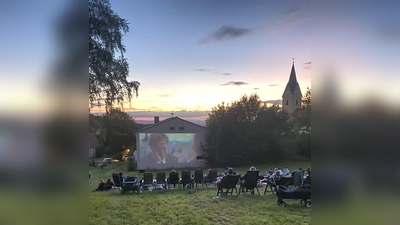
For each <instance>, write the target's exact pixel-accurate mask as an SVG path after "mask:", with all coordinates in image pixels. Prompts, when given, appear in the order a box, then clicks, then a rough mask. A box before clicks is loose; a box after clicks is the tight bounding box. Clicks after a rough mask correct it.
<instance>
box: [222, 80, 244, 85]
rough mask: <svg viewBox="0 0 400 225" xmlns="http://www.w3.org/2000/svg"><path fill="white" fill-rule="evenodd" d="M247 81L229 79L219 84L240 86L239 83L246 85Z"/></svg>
mask: <svg viewBox="0 0 400 225" xmlns="http://www.w3.org/2000/svg"><path fill="white" fill-rule="evenodd" d="M247 84H248V83H246V82H243V81H231V82H228V83H226V84H221V85H220V86H227V85H235V86H241V85H247Z"/></svg>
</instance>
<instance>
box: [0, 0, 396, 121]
mask: <svg viewBox="0 0 400 225" xmlns="http://www.w3.org/2000/svg"><path fill="white" fill-rule="evenodd" d="M68 3H69V1H39V2H35V3H33V2H31V1H22V0H18V1H6V2H4V3H2V5H1V7H0V21H1V22H0V29H1V30H2V31H4V32H2V37H1V42H0V48H1V49H2V53H3V54H1V55H0V62H1V67H0V74H1V75H2V76H1V78H2V80H1V84H0V95H1V96H2V98H0V105H2V106H5V107H2V108H3V112H4V111H8V112H10V113H11V114H14V113H16V112H21V111H23V112H26V111H27V110H28V111H29V113H35V112H41V111H44V110H47V108H48V107H49V102H50V101H49V100H48V97H49V95H46V93H44V92H43V86H46V87H47V86H49V85H48V84H43V81H45V82H46V79H48V74H49V70H50V67H51V65H53V63H52V62H54V60H55V59H56V58H57V53H58V51H59V45H60V43H59V41H58V37H57V36H56V32H55V31H56V29H55V28H56V27H57V25H56V21H57V18H58V16H59V15H61V14H62V13H63V11H64V10H65V9H66V7H65V6H66V4H68ZM399 4H400V3H399V2H398V1H383V2H382V1H368V2H366V1H361V0H354V1H341V0H339V1H312V2H311V1H310V0H304V1H297V0H287V1H285V0H283V1H270V0H253V1H238V0H229V1H227V0H219V1H215V0H202V1H198V0H168V1H155V0H154V1H153V0H152V1H139V0H132V1H122V0H118V1H117V0H111V5H112V9H113V10H114V11H115V12H116V13H117V14H119V16H120V17H122V18H125V19H127V20H128V22H129V26H130V32H129V33H127V34H126V35H125V36H124V39H123V42H124V44H125V46H126V50H127V51H126V53H125V55H126V57H127V58H128V62H129V64H130V76H129V80H137V81H139V82H140V83H141V85H140V88H139V97H138V98H134V99H133V100H132V104H131V105H132V108H129V105H127V106H126V110H129V111H131V112H132V115H133V117H134V118H136V120H137V121H144V120H147V121H149V120H152V118H153V116H160V119H163V118H165V117H169V116H171V115H170V113H171V112H173V113H174V116H179V117H183V118H186V119H189V120H191V121H204V118H205V117H206V116H207V113H208V112H210V110H211V108H212V107H213V106H216V105H217V104H219V103H221V102H226V103H229V102H232V101H235V100H238V99H239V98H240V97H241V96H242V95H244V94H247V95H250V94H252V93H257V94H259V95H260V97H261V99H262V100H263V101H268V100H278V99H281V96H282V93H283V89H284V88H285V85H286V83H287V81H288V79H289V74H290V69H291V66H292V61H293V60H292V58H295V60H294V62H295V67H296V72H297V79H298V82H299V84H300V87H301V90H302V91H303V93H304V92H305V90H306V89H307V87H311V76H312V80H313V84H314V87H312V90H313V96H318V95H319V93H322V92H323V91H324V89H323V87H322V86H321V85H315V83H317V84H321V82H320V81H321V80H322V79H324V77H325V75H326V73H327V71H328V72H329V73H330V74H331V75H332V76H333V77H334V80H335V82H336V83H337V85H338V86H340V95H341V96H342V97H343V98H344V99H346V100H349V102H350V104H354V102H355V101H356V100H355V99H357V98H360V97H362V98H365V96H366V94H367V95H371V96H379V97H380V98H381V99H383V101H387V102H389V103H390V102H393V99H400V89H399V88H398V84H399V83H400V76H399V75H398V74H399V72H398V66H397V65H398V61H399V60H398V59H399V56H398V52H399V50H400V47H399V46H400V17H399V13H398V9H399V7H400V5H399ZM27 25H29V26H27ZM15 46H18V48H15ZM22 61H23V63H21V62H22ZM49 62H50V63H49ZM308 62H312V63H311V64H305V63H308ZM21 81H24V82H21ZM382 90H383V91H382ZM96 110H98V109H97V108H93V109H92V111H96Z"/></svg>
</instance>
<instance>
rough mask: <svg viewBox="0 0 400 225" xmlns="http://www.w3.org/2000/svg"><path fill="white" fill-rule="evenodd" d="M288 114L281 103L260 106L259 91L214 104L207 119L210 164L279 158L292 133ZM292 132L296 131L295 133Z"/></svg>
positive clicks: (208, 160) (205, 149) (206, 153)
mask: <svg viewBox="0 0 400 225" xmlns="http://www.w3.org/2000/svg"><path fill="white" fill-rule="evenodd" d="M287 120H288V115H287V113H286V112H284V111H283V110H282V108H281V107H280V106H279V105H273V106H271V107H265V106H264V107H263V106H261V100H260V97H259V96H258V95H257V94H252V95H250V96H246V95H244V96H242V97H241V99H240V100H238V101H234V102H232V104H231V105H225V103H222V104H218V105H217V106H216V107H213V109H212V111H211V113H210V114H209V118H208V119H207V120H206V128H207V133H206V137H205V139H206V143H207V144H206V145H203V146H202V149H203V152H204V153H205V159H206V160H207V162H208V164H209V165H210V166H224V165H230V166H240V165H249V164H254V163H264V162H268V161H276V160H280V159H281V158H280V156H281V154H280V152H281V151H282V150H283V149H282V146H283V142H284V141H285V138H286V137H287V136H290V135H291V134H290V127H289V124H288V123H287ZM292 136H293V135H292Z"/></svg>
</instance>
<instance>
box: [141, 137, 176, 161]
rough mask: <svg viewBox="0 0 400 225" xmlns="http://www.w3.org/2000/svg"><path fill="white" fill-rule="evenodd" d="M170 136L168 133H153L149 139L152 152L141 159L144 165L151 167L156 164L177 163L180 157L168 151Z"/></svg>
mask: <svg viewBox="0 0 400 225" xmlns="http://www.w3.org/2000/svg"><path fill="white" fill-rule="evenodd" d="M168 142H169V138H168V136H167V135H166V134H151V135H150V136H149V139H148V143H149V147H150V150H151V151H150V153H149V154H147V155H145V156H143V157H142V158H141V159H140V162H141V163H142V165H145V166H147V167H151V166H152V165H155V164H175V163H178V162H179V161H178V157H176V156H173V155H171V154H169V153H168Z"/></svg>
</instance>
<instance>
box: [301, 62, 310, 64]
mask: <svg viewBox="0 0 400 225" xmlns="http://www.w3.org/2000/svg"><path fill="white" fill-rule="evenodd" d="M303 64H311V62H306V63H303Z"/></svg>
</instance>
